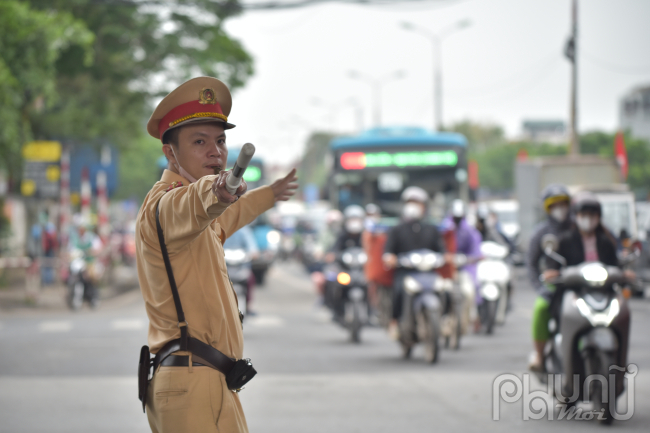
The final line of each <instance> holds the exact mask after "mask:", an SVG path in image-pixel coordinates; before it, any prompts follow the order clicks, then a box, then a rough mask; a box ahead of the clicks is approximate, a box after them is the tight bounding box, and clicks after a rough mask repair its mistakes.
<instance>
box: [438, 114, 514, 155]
mask: <svg viewBox="0 0 650 433" xmlns="http://www.w3.org/2000/svg"><path fill="white" fill-rule="evenodd" d="M446 130H448V131H452V132H458V133H461V134H463V135H464V136H465V137H466V138H467V143H468V146H469V150H470V152H475V151H476V152H478V151H483V150H486V149H489V148H491V147H493V146H498V145H501V144H504V143H505V142H506V139H505V136H504V133H503V128H502V127H501V126H499V125H496V124H493V123H479V122H473V121H471V120H463V121H461V122H457V123H454V124H453V125H451V126H450V127H449V128H447V129H446Z"/></svg>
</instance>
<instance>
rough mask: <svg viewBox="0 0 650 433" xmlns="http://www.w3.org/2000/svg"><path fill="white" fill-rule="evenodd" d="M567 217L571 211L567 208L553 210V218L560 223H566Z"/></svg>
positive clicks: (561, 207)
mask: <svg viewBox="0 0 650 433" xmlns="http://www.w3.org/2000/svg"><path fill="white" fill-rule="evenodd" d="M567 215H569V209H568V208H567V207H566V206H559V207H554V208H553V209H551V218H553V219H554V220H555V221H557V222H559V223H562V222H564V221H565V220H566V217H567Z"/></svg>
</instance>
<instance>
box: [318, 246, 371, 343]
mask: <svg viewBox="0 0 650 433" xmlns="http://www.w3.org/2000/svg"><path fill="white" fill-rule="evenodd" d="M367 261H368V256H367V255H366V253H365V252H364V251H363V249H362V248H358V247H354V248H348V249H346V250H344V251H343V252H341V253H340V254H339V255H338V257H337V258H336V264H337V265H338V272H335V273H334V272H332V273H330V276H331V277H333V276H334V274H335V275H336V277H335V278H336V283H334V282H333V281H331V282H330V284H329V285H328V287H329V289H330V291H331V293H330V295H329V302H330V306H331V308H332V310H333V312H334V318H335V321H337V322H339V323H340V324H341V325H342V326H343V327H345V328H346V329H348V331H349V332H350V340H351V341H353V342H355V343H359V342H361V328H362V327H363V326H365V325H367V324H368V318H369V309H370V304H369V302H368V282H367V281H366V276H365V274H364V271H363V266H364V265H365V264H366V262H367ZM331 277H330V278H331Z"/></svg>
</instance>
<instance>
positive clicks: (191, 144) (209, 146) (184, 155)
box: [176, 123, 228, 179]
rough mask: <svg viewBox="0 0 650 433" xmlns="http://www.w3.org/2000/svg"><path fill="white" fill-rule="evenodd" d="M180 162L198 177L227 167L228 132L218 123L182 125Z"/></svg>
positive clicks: (180, 132)
mask: <svg viewBox="0 0 650 433" xmlns="http://www.w3.org/2000/svg"><path fill="white" fill-rule="evenodd" d="M176 156H177V157H178V162H179V163H180V165H181V167H183V168H184V169H185V170H186V171H187V172H188V173H189V174H191V175H192V176H193V177H195V178H196V179H200V178H202V177H203V176H207V175H210V174H217V173H219V171H221V170H225V169H226V161H227V159H228V149H227V148H226V133H225V132H224V129H223V127H222V126H221V125H219V124H218V123H197V124H191V123H190V124H189V125H185V126H183V127H181V129H180V131H179V134H178V149H177V151H176Z"/></svg>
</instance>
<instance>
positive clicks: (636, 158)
mask: <svg viewBox="0 0 650 433" xmlns="http://www.w3.org/2000/svg"><path fill="white" fill-rule="evenodd" d="M615 138H616V134H615V133H609V132H602V131H592V132H588V133H586V134H583V135H581V136H580V152H581V153H587V154H596V155H601V156H606V157H613V156H614V140H615ZM624 139H625V147H626V150H627V160H628V178H627V182H628V184H629V185H630V188H631V189H632V190H634V191H636V192H637V195H638V196H646V195H647V194H648V192H650V144H649V143H648V142H647V141H646V140H642V139H639V138H634V137H632V136H631V135H629V134H625V136H624Z"/></svg>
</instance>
